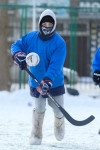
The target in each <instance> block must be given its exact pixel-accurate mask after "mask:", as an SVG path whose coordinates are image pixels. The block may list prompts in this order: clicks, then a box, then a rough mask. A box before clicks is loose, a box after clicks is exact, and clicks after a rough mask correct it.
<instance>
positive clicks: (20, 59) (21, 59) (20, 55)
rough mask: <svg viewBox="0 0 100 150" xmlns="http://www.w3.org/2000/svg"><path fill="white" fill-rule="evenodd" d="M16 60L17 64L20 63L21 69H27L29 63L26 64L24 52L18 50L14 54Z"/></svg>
mask: <svg viewBox="0 0 100 150" xmlns="http://www.w3.org/2000/svg"><path fill="white" fill-rule="evenodd" d="M13 58H14V61H15V65H17V66H18V65H19V68H20V69H21V70H23V69H25V68H26V66H27V64H26V54H25V53H24V52H18V53H16V54H15V55H14V57H13Z"/></svg>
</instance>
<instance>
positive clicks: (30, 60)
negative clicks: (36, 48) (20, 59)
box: [26, 52, 40, 66]
mask: <svg viewBox="0 0 100 150" xmlns="http://www.w3.org/2000/svg"><path fill="white" fill-rule="evenodd" d="M39 61H40V58H39V55H38V54H37V53H34V52H31V53H29V54H28V55H27V56H26V63H27V64H28V65H29V66H36V65H38V63H39Z"/></svg>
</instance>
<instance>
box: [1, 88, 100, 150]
mask: <svg viewBox="0 0 100 150" xmlns="http://www.w3.org/2000/svg"><path fill="white" fill-rule="evenodd" d="M91 95H93V94H91V93H86V94H84V93H83V94H82V93H81V94H80V95H79V96H71V95H69V94H68V93H66V94H65V109H66V111H67V112H69V114H70V115H71V116H72V117H73V118H74V119H77V120H84V119H86V118H87V117H89V116H90V115H94V116H95V120H94V121H93V122H91V123H90V124H88V125H86V126H83V127H76V126H73V125H71V124H70V123H69V122H68V121H67V120H65V125H66V134H65V138H64V140H63V141H61V142H58V141H57V140H56V139H55V137H54V133H53V124H54V120H53V119H54V116H53V112H52V109H51V108H50V107H49V106H48V104H47V106H46V114H45V119H44V124H43V141H42V145H41V146H32V145H29V136H30V132H31V125H32V124H31V118H32V116H31V114H32V109H33V108H34V100H33V98H32V97H30V94H29V90H28V89H25V90H16V91H13V92H7V91H2V92H0V150H33V149H34V150H35V149H36V150H58V149H59V150H60V149H61V150H100V135H99V134H98V130H99V128H100V97H99V96H98V97H97V98H93V97H92V96H91Z"/></svg>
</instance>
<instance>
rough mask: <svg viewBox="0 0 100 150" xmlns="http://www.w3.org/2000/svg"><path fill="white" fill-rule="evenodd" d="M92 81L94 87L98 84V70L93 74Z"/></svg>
mask: <svg viewBox="0 0 100 150" xmlns="http://www.w3.org/2000/svg"><path fill="white" fill-rule="evenodd" d="M93 81H94V82H95V84H96V85H99V84H100V70H96V71H94V73H93Z"/></svg>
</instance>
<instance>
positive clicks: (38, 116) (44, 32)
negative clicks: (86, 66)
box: [11, 9, 67, 145]
mask: <svg viewBox="0 0 100 150" xmlns="http://www.w3.org/2000/svg"><path fill="white" fill-rule="evenodd" d="M38 25H39V30H38V31H32V32H29V33H27V34H26V35H25V36H23V37H22V38H21V39H19V40H17V41H16V42H15V43H13V44H12V46H11V53H12V58H13V60H14V61H15V62H16V64H18V65H19V68H20V69H22V70H24V69H25V67H26V65H27V64H26V60H25V58H26V55H27V54H29V53H30V52H35V53H37V54H38V55H39V57H40V62H39V64H38V65H37V66H34V67H30V68H29V69H30V71H31V73H32V74H33V75H34V76H35V77H36V78H37V79H38V80H39V81H40V82H41V86H40V87H38V85H37V83H36V82H35V81H34V80H33V79H32V78H31V77H30V76H29V86H30V94H31V96H33V97H34V102H35V108H34V110H33V112H32V119H33V120H32V132H31V135H30V138H29V142H30V144H31V145H40V144H41V142H42V127H43V119H44V115H45V107H46V99H47V100H48V104H49V105H50V106H51V107H52V109H53V111H54V118H55V120H54V133H55V137H56V139H57V140H58V141H61V140H62V139H63V138H64V134H65V123H64V116H63V114H62V113H61V111H60V110H59V109H58V108H57V107H56V106H55V105H54V103H53V102H52V101H51V100H50V98H48V97H47V92H50V94H51V95H52V96H53V97H54V98H55V99H56V101H57V102H58V103H59V104H60V105H61V106H62V107H63V106H64V96H63V95H64V93H65V88H64V75H63V65H64V61H65V58H66V54H67V48H66V44H65V41H64V40H63V38H62V37H61V36H60V35H59V34H58V33H57V32H56V16H55V14H54V13H53V11H51V10H50V9H46V10H45V11H43V12H42V14H41V15H40V19H39V23H38Z"/></svg>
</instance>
